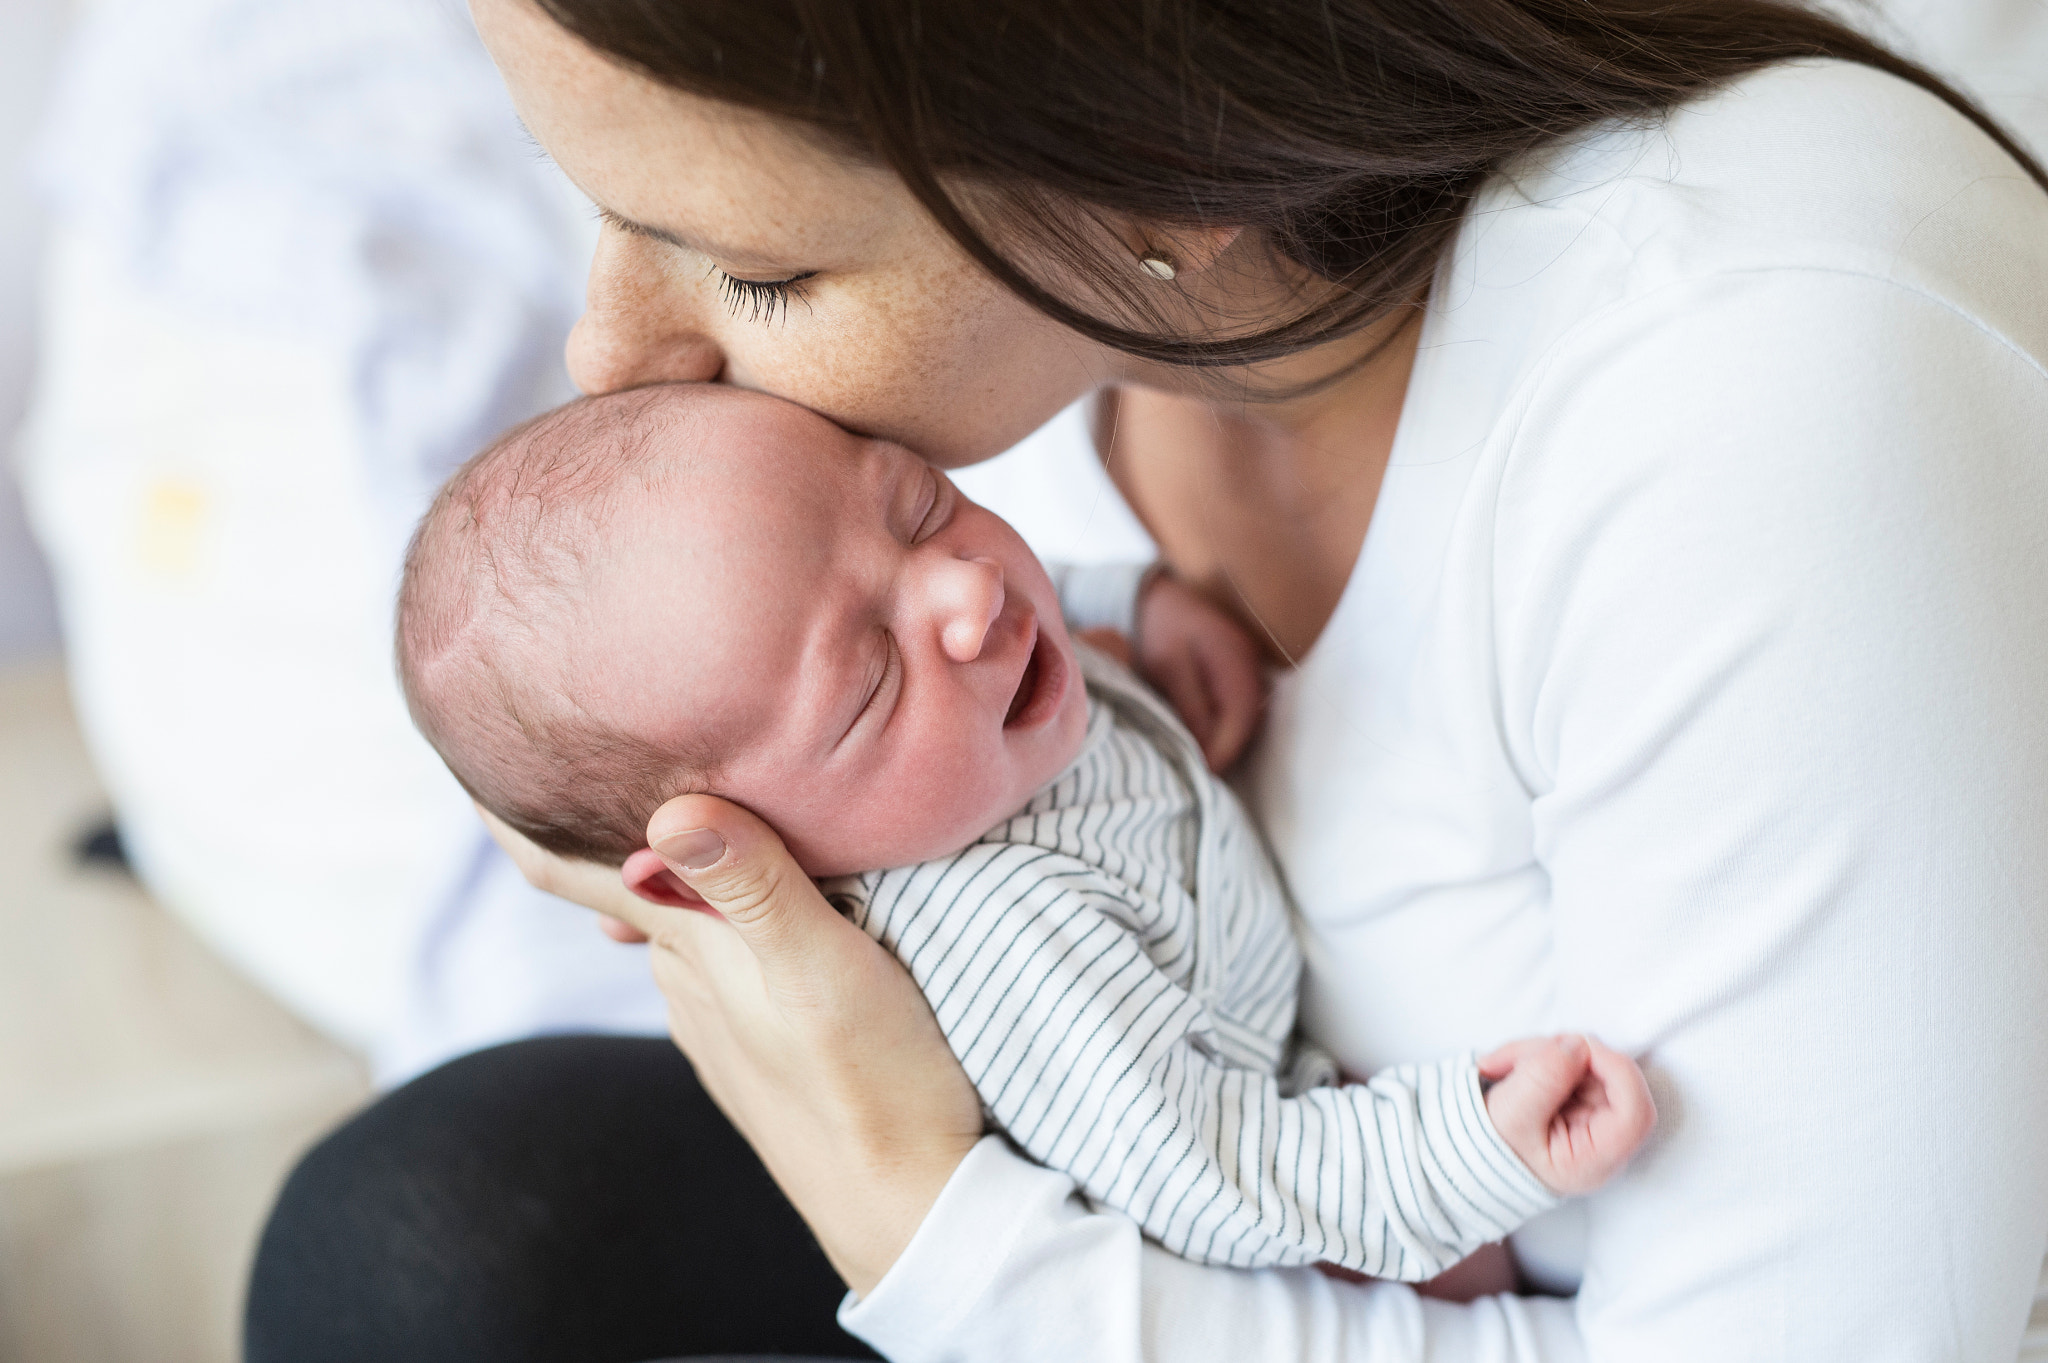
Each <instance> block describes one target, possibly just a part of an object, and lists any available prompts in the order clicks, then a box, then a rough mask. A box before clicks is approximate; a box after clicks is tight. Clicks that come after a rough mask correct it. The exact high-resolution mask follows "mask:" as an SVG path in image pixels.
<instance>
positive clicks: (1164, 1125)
mask: <svg viewBox="0 0 2048 1363" xmlns="http://www.w3.org/2000/svg"><path fill="white" fill-rule="evenodd" d="M1080 651H1081V652H1082V653H1083V654H1084V657H1083V667H1084V670H1085V672H1086V674H1087V679H1088V689H1089V703H1090V705H1089V726H1088V737H1087V741H1086V743H1085V745H1084V746H1083V748H1082V751H1081V754H1080V756H1079V757H1077V758H1076V759H1075V760H1074V762H1073V764H1072V765H1071V766H1069V767H1068V768H1067V769H1066V770H1065V771H1064V772H1062V773H1061V775H1060V776H1059V777H1058V778H1057V779H1056V780H1054V781H1053V782H1052V783H1051V784H1050V785H1048V786H1047V787H1046V788H1045V789H1043V790H1041V791H1040V792H1039V793H1038V794H1037V795H1036V796H1035V797H1034V798H1033V799H1032V801H1031V803H1030V804H1028V805H1026V806H1025V808H1024V809H1023V810H1022V811H1021V812H1019V813H1018V814H1017V815H1016V816H1015V817H1014V818H1011V819H1009V820H1007V821H1006V822H1004V823H1003V824H1001V825H999V826H998V827H996V828H994V829H991V830H990V831H989V833H988V834H987V835H986V836H985V837H983V838H982V839H981V840H980V841H978V842H976V843H975V844H974V845H973V846H971V847H969V848H967V849H966V850H965V851H963V852H960V853H959V854H957V855H955V856H951V857H946V858H942V859H940V860H937V861H930V862H925V863H923V864H921V865H917V866H910V867H904V868H900V869H897V870H890V871H879V872H871V873H869V874H866V875H863V876H859V877H848V878H845V879H842V880H838V881H834V882H832V883H831V884H830V885H828V887H827V889H828V891H829V893H830V894H831V896H832V898H833V901H834V902H835V903H836V904H837V905H838V906H839V908H840V909H841V911H842V912H844V913H846V914H847V915H848V916H849V917H850V918H851V919H852V920H853V921H854V922H855V923H857V924H858V925H859V926H860V927H861V928H862V929H864V930H865V931H866V932H868V933H869V934H870V935H871V936H873V937H874V938H876V940H878V941H880V942H881V943H882V944H883V945H884V946H886V947H888V948H889V949H890V950H891V951H893V952H894V953H895V954H896V955H897V956H898V958H900V959H901V960H902V961H903V963H904V964H905V965H906V966H908V967H909V969H910V973H911V975H912V976H913V977H914V978H915V979H916V981H917V983H918V985H919V987H920V988H922V989H923V990H924V992H925V995H926V997H927V998H928V999H930V1001H931V1005H932V1009H933V1011H934V1012H935V1013H936V1014H937V1016H938V1020H939V1025H940V1027H941V1028H942V1029H943V1030H944V1031H945V1034H946V1038H947V1040H948V1041H949V1042H950V1043H951V1044H952V1047H953V1051H954V1053H955V1054H956V1055H958V1056H959V1057H960V1062H961V1064H962V1065H963V1066H964V1067H965V1068H966V1070H967V1074H968V1077H969V1078H970V1079H972V1080H973V1082H974V1085H975V1088H976V1089H977V1090H978V1091H979V1092H980V1094H981V1099H982V1103H983V1106H984V1107H985V1108H986V1109H987V1112H988V1115H989V1117H990V1118H991V1119H992V1121H993V1122H994V1123H995V1124H996V1125H998V1126H999V1127H1000V1128H1001V1129H1002V1130H1003V1131H1004V1132H1005V1133H1007V1135H1008V1136H1009V1138H1010V1139H1011V1140H1012V1141H1014V1142H1015V1143H1016V1144H1017V1145H1018V1146H1019V1147H1020V1148H1021V1149H1022V1150H1023V1151H1024V1152H1025V1153H1026V1154H1028V1155H1029V1156H1030V1157H1031V1158H1033V1159H1035V1160H1037V1161H1039V1162H1040V1163H1042V1164H1045V1165H1047V1166H1049V1167H1052V1168H1057V1169H1061V1170H1064V1171H1066V1172H1067V1173H1069V1174H1071V1175H1072V1176H1073V1177H1074V1179H1075V1180H1076V1182H1078V1183H1079V1185H1080V1186H1081V1188H1082V1189H1083V1190H1084V1191H1085V1192H1086V1193H1087V1195H1088V1196H1089V1197H1090V1198H1092V1199H1093V1200H1094V1201H1095V1202H1097V1203H1098V1204H1101V1205H1104V1206H1109V1207H1114V1208H1117V1209H1118V1210H1121V1211H1123V1212H1125V1213H1127V1214H1128V1215H1130V1216H1131V1217H1132V1218H1133V1219H1135V1220H1136V1221H1137V1222H1138V1223H1139V1225H1140V1226H1141V1227H1142V1228H1143V1230H1144V1232H1145V1233H1146V1235H1148V1236H1149V1237H1151V1238H1152V1239H1154V1240H1156V1241H1157V1242H1158V1243H1159V1244H1161V1245H1163V1246H1165V1247H1166V1248H1167V1249H1169V1250H1171V1251H1173V1252H1174V1253H1176V1254H1179V1255H1182V1256H1183V1257H1186V1258H1189V1259H1193V1260H1196V1261H1198V1262H1202V1263H1214V1264H1227V1265H1232V1266H1237V1267H1260V1266H1274V1265H1291V1264H1308V1263H1316V1262H1327V1263H1334V1264H1339V1265H1341V1266H1343V1267H1345V1268H1348V1269H1353V1270H1356V1271H1358V1272H1360V1273H1368V1274H1371V1275H1373V1276H1375V1277H1382V1278H1397V1279H1403V1280H1407V1281H1411V1282H1412V1281H1419V1280H1421V1279H1424V1278H1429V1277H1432V1276H1434V1275H1436V1274H1437V1273H1440V1272H1442V1271H1443V1270H1444V1269H1446V1268H1448V1267H1450V1266H1451V1265H1452V1264H1454V1263H1456V1262H1457V1261H1458V1260H1460V1259H1462V1258H1464V1257H1465V1256H1466V1255H1468V1254H1470V1253H1471V1252H1472V1251H1473V1250H1475V1249H1477V1248H1478V1247H1479V1246H1481V1245H1483V1244H1485V1243H1487V1242H1489V1241H1492V1240H1498V1239H1500V1238H1501V1237H1502V1236H1504V1235H1506V1234H1507V1233H1508V1232H1510V1231H1512V1230H1514V1229H1515V1228H1516V1227H1517V1226H1519V1225H1520V1224H1521V1223H1522V1222H1524V1221H1525V1220H1527V1219H1528V1218H1529V1217H1531V1216H1533V1215H1535V1214H1536V1213H1537V1212H1540V1211H1543V1210H1545V1209H1547V1208H1549V1207H1551V1206H1553V1205H1555V1202H1556V1199H1555V1198H1554V1197H1553V1196H1552V1195H1551V1194H1550V1193H1549V1191H1548V1190H1547V1189H1545V1188H1544V1187H1543V1185H1542V1184H1541V1183H1539V1182H1538V1181H1537V1180H1536V1178H1535V1177H1534V1176H1533V1175H1532V1174H1530V1173H1529V1171H1528V1170H1527V1169H1526V1168H1525V1167H1524V1166H1523V1165H1522V1163H1521V1161H1520V1160H1519V1159H1517V1158H1516V1156H1515V1155H1514V1153H1513V1152H1512V1151H1511V1150H1509V1148H1508V1147H1507V1145H1506V1144H1505V1143H1504V1142H1503V1141H1502V1140H1501V1138H1500V1136H1499V1134H1498V1133H1497V1132H1496V1131H1495V1130H1494V1129H1493V1125H1492V1123H1491V1122H1490V1121H1489V1120H1488V1118H1487V1116H1486V1109H1485V1104H1484V1102H1483V1101H1482V1099H1481V1097H1480V1087H1479V1075H1478V1070H1477V1068H1476V1066H1475V1064H1474V1061H1473V1058H1472V1057H1471V1056H1470V1055H1469V1054H1467V1055H1464V1056H1459V1057H1456V1058H1454V1059H1451V1060H1447V1061H1443V1062H1440V1063H1438V1064H1433V1065H1406V1066H1401V1067H1398V1068H1395V1069H1390V1070H1387V1071H1384V1072H1382V1073H1381V1074H1379V1075H1377V1076H1375V1077H1374V1078H1373V1079H1372V1080H1371V1081H1370V1082H1368V1083H1364V1084H1346V1085H1342V1086H1330V1085H1329V1082H1328V1081H1329V1080H1331V1079H1333V1078H1334V1077H1335V1067H1334V1066H1333V1065H1331V1064H1330V1063H1329V1061H1328V1059H1327V1058H1326V1057H1322V1056H1321V1055H1320V1054H1319V1053H1316V1052H1314V1051H1313V1050H1311V1049H1307V1048H1303V1049H1300V1050H1291V1049H1290V1044H1289V1041H1290V1037H1291V1035H1292V1032H1293V1028H1294V1011H1295V997H1296V990H1297V986H1298V984H1299V980H1300V975H1301V958H1300V955H1299V951H1298V948H1297V946H1296V944H1295V940H1294V935H1293V930H1292V926H1291V924H1290V922H1289V913H1288V908H1287V903H1286V899H1285V897H1284V894H1283V891H1282V890H1281V887H1280V883H1279V879H1278V877H1277V876H1276V874H1275V873H1274V871H1273V869H1272V866H1271V865H1270V863H1269V862H1268V860H1267V858H1266V854H1265V850H1264V848H1263V846H1262V845H1261V844H1260V842H1259V840H1258V836H1257V834H1256V833H1255V832H1254V831H1253V829H1252V827H1251V825H1250V823H1249V821H1248V820H1247V819H1246V817H1245V815H1244V812H1243V810H1242V809H1241V808H1240V807H1239V805H1238V803H1237V800H1236V798H1235V796H1233V795H1232V794H1231V793H1230V791H1229V790H1228V788H1226V787H1225V786H1224V785H1223V784H1222V783H1221V782H1219V781H1217V780H1216V779H1215V778H1214V777H1212V776H1211V775H1210V774H1209V773H1208V771H1207V770H1206V769H1205V768H1204V766H1203V764H1202V760H1201V754H1200V752H1199V750H1198V749H1197V748H1196V747H1195V744H1194V740H1193V739H1192V738H1191V737H1189V736H1188V734H1187V731H1186V730H1185V729H1183V728H1182V727H1181V726H1180V724H1179V722H1178V721H1177V720H1176V719H1175V718H1174V717H1173V716H1172V714H1171V713H1170V712H1169V711H1167V710H1166V709H1165V707H1164V706H1163V705H1162V704H1160V702H1159V701H1158V700H1157V699H1156V698H1154V697H1153V696H1152V695H1151V693H1150V692H1148V691H1146V690H1145V689H1144V687H1143V686H1142V685H1140V684H1139V683H1138V682H1137V681H1136V680H1135V679H1134V678H1132V677H1131V676H1130V674H1129V673H1128V672H1125V671H1124V670H1123V669H1121V668H1119V667H1117V666H1116V665H1115V664H1114V663H1111V662H1109V661H1108V660H1107V659H1105V658H1102V657H1101V656H1100V655H1097V654H1093V653H1091V652H1089V651H1087V650H1085V649H1082V650H1080ZM1305 1084H1320V1085H1322V1086H1318V1087H1305V1086H1304V1085H1305Z"/></svg>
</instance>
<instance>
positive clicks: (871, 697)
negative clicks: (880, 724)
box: [853, 634, 896, 726]
mask: <svg viewBox="0 0 2048 1363" xmlns="http://www.w3.org/2000/svg"><path fill="white" fill-rule="evenodd" d="M882 639H883V642H884V644H885V646H886V647H887V649H888V652H887V653H886V654H884V655H883V657H882V675H881V676H880V677H878V678H877V679H876V680H875V689H874V690H872V691H870V692H868V698H867V700H866V701H864V702H862V704H861V707H860V713H859V714H858V715H855V716H854V717H853V722H854V724H855V726H858V725H859V724H860V722H861V721H862V720H864V719H866V718H867V717H868V711H870V710H872V709H874V708H875V703H876V702H877V701H879V700H881V698H882V693H883V692H884V691H887V690H888V689H889V674H890V673H892V672H894V671H895V670H896V638H895V636H894V635H891V634H884V635H883V636H882Z"/></svg>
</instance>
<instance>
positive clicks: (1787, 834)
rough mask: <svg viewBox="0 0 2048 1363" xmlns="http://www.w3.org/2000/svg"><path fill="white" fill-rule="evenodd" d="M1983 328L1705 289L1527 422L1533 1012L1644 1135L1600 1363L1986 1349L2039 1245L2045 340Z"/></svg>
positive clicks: (1517, 516)
mask: <svg viewBox="0 0 2048 1363" xmlns="http://www.w3.org/2000/svg"><path fill="white" fill-rule="evenodd" d="M2013 288H2014V289H2015V290H2016V291H2019V296H2024V289H2023V288H2022V286H2021V284H2020V282H2019V281H2013ZM2034 291H2035V293H2036V294H2037V295H2038V293H2039V290H2038V288H2036V289H2035V290H2034ZM2012 311H2013V312H2014V314H2015V315H2016V316H2020V317H2021V320H2019V321H2017V322H2014V321H2012V320H2010V319H2009V320H2008V321H2007V323H2006V324H2005V330H2004V332H2003V333H2001V331H2000V330H1998V329H1997V328H1994V327H1993V326H1991V325H1988V324H1986V323H1985V322H1983V321H1980V320H1977V319H1975V318H1973V317H1971V316H1969V315H1966V314H1965V313H1963V312H1962V311H1960V310H1959V309H1958V308H1956V307H1955V306H1953V305H1951V304H1949V303H1946V302H1944V301H1942V300H1940V299H1938V298H1934V297H1930V296H1929V295H1927V294H1925V293H1922V292H1917V291H1914V290H1912V289H1909V288H1907V287H1904V286H1901V285H1899V284H1896V283H1893V282H1890V281H1888V280H1885V279H1879V278H1873V277H1867V276H1860V275H1855V274H1850V273H1846V272H1821V271H1789V270H1788V271H1770V272H1762V271H1760V272H1756V273H1753V274H1749V275H1744V276H1737V277H1730V278H1724V279H1719V280H1709V281H1704V282H1701V283H1699V284H1697V285H1695V286H1691V287H1689V288H1687V289H1684V290H1675V291H1673V296H1667V297H1664V298H1662V299H1659V300H1656V301H1655V303H1654V304H1653V305H1651V306H1639V307H1638V308H1636V309H1635V310H1634V311H1631V312H1627V313H1621V314H1617V315H1615V316H1612V317H1610V318H1608V319H1606V320H1605V321H1604V322H1603V323H1601V324H1599V325H1597V326H1596V327H1595V328H1594V329H1593V330H1591V331H1589V332H1588V333H1587V334H1585V335H1583V336H1581V337H1579V338H1578V339H1577V340H1575V341H1574V342H1573V343H1572V346H1571V349H1570V350H1569V351H1568V352H1567V353H1566V354H1565V355H1564V356H1562V357H1561V358H1560V359H1559V360H1558V362H1557V363H1556V364H1554V365H1553V367H1552V369H1551V372H1550V376H1549V377H1548V378H1547V379H1545V380H1544V381H1543V383H1542V386H1541V388H1540V389H1539V390H1538V391H1537V392H1536V394H1535V396H1534V398H1533V400H1532V401H1531V402H1530V403H1529V404H1528V406H1527V408H1526V409H1525V411H1524V412H1523V415H1522V418H1521V422H1520V427H1519V430H1518V431H1517V433H1516V435H1515V439H1514V446H1513V452H1512V454H1511V455H1510V456H1509V457H1508V458H1507V459H1506V461H1505V464H1504V467H1505V470H1506V472H1505V474H1504V475H1503V476H1502V478H1501V481H1500V485H1499V488H1498V492H1497V496H1498V506H1499V508H1500V509H1499V511H1498V520H1497V525H1498V530H1497V533H1496V540H1495V558H1494V561H1493V563H1492V564H1491V565H1490V569H1489V575H1490V581H1491V582H1492V584H1493V591H1494V593H1495V599H1496V602H1497V611H1496V618H1495V621H1494V631H1493V638H1494V645H1493V646H1494V647H1495V648H1497V649H1498V653H1499V658H1500V662H1499V677H1500V686H1501V695H1500V704H1501V706H1502V710H1503V722H1502V728H1503V731H1504V732H1505V733H1506V734H1507V735H1508V744H1509V749H1510V752H1511V756H1512V760H1513V761H1514V762H1515V764H1516V767H1517V768H1518V770H1519V772H1520V774H1521V777H1522V779H1523V781H1524V782H1525V783H1526V785H1527V787H1528V788H1529V791H1530V793H1531V797H1532V812H1533V815H1534V850H1535V855H1536V858H1537V860H1538V862H1539V863H1540V864H1541V865H1542V867H1543V869H1544V870H1545V872H1546V873H1547V876H1548V879H1549V883H1550V887H1551V904H1550V910H1549V912H1550V917H1551V920H1552V934H1553V935H1552V953H1553V960H1554V963H1555V968H1556V971H1557V989H1558V1007H1559V1010H1560V1019H1559V1020H1560V1022H1561V1023H1562V1024H1563V1025H1565V1026H1569V1027H1583V1028H1588V1029H1591V1030H1594V1031H1597V1032H1599V1033H1601V1034H1603V1035H1604V1036H1606V1037H1607V1038H1608V1039H1609V1040H1610V1041H1613V1042H1615V1043H1617V1044H1619V1045H1622V1046H1624V1047H1626V1048H1627V1049H1630V1050H1632V1051H1641V1052H1645V1053H1646V1054H1647V1059H1646V1068H1647V1069H1648V1070H1649V1072H1650V1075H1651V1080H1652V1084H1653V1088H1654V1091H1655V1093H1656V1096H1657V1098H1658V1104H1659V1108H1660V1113H1661V1122H1660V1127H1659V1130H1658V1131H1657V1133H1656V1135H1655V1137H1654V1138H1653V1143H1652V1144H1651V1145H1650V1146H1649V1147H1648V1148H1647V1149H1646V1151H1645V1153H1644V1154H1643V1155H1642V1156H1640V1157H1639V1158H1638V1159H1637V1161H1636V1163H1635V1164H1634V1165H1633V1166H1632V1167H1631V1169H1630V1170H1629V1172H1628V1173H1627V1174H1626V1175H1625V1176H1624V1177H1623V1178H1622V1179H1621V1180H1620V1181H1619V1182H1617V1183H1616V1184H1614V1185H1613V1186H1612V1187H1610V1188H1609V1189H1607V1190H1605V1191H1603V1192H1602V1193H1601V1194H1598V1195H1596V1196H1595V1197H1594V1198H1593V1199H1592V1200H1590V1201H1589V1202H1588V1203H1587V1204H1586V1206H1587V1216H1586V1221H1587V1227H1588V1230H1587V1235H1588V1240H1587V1258H1586V1263H1585V1287H1584V1289H1583V1290H1582V1293H1581V1295H1580V1298H1579V1312H1578V1315H1579V1323H1580V1326H1581V1328H1582V1329H1583V1331H1584V1337H1585V1343H1586V1348H1587V1352H1588V1354H1589V1355H1590V1356H1591V1357H1592V1358H1593V1359H1595V1360H1602V1361H1603V1363H1604V1361H1606V1360H1614V1361H1615V1363H1621V1361H1623V1360H1628V1361H1630V1363H1633V1361H1634V1360H1642V1359H1657V1360H1659V1361H1660V1363H1685V1360H1690V1359H1699V1360H1715V1361H1716V1363H1721V1361H1722V1360H1726V1359H1731V1358H1744V1359H1754V1360H1788V1361H1793V1363H1804V1361H1805V1360H1813V1359H1848V1358H1854V1359H1858V1360H1866V1361H1868V1360H1887V1359H1897V1360H1924V1359H1931V1358H1943V1359H1957V1360H1981V1363H2010V1361H2011V1360H2012V1359H2013V1357H2014V1354H2015V1351H2016V1348H2017V1344H2018V1339H2019V1332H2020V1330H2021V1326H2022V1322H2023V1321H2024V1319H2025V1317H2026V1314H2027V1302H2028V1297H2029V1295H2030V1289H2031V1286H2032V1284H2033V1282H2034V1279H2035V1274H2036V1272H2037V1270H2038V1269H2039V1266H2040V1263H2041V1258H2042V1252H2043V1247H2044V1240H2048V1084H2044V1083H2043V1082H2042V1076H2044V1075H2048V375H2044V372H2043V367H2042V357H2043V356H2048V326H2044V325H2043V323H2042V319H2040V318H2035V319H2033V320H2032V321H2031V322H2029V321H2026V320H2025V319H2024V316H2023V314H2024V309H2017V308H2016V309H2013V310H2012ZM2029 328H2030V329H2031V332H2032V334H2031V336H2029V335H2027V334H2026V332H2027V331H2028V329H2029ZM2015 333H2017V335H2016V334H2015Z"/></svg>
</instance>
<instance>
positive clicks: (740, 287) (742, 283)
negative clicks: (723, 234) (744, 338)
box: [706, 265, 818, 322]
mask: <svg viewBox="0 0 2048 1363" xmlns="http://www.w3.org/2000/svg"><path fill="white" fill-rule="evenodd" d="M706 273H707V274H715V275H717V276H718V296H719V297H720V298H723V299H724V300H725V306H726V311H728V312H730V313H731V314H732V315H733V316H735V317H738V316H739V315H740V314H741V313H742V312H744V313H745V314H746V316H747V320H748V321H749V322H776V321H779V320H781V319H782V318H785V317H787V316H789V305H790V303H791V302H792V301H795V302H798V303H802V304H803V305H804V308H805V311H809V309H810V299H809V296H808V295H807V293H806V291H805V289H804V281H806V280H809V279H815V278H816V277H817V274H818V272H817V271H816V270H805V271H802V272H801V273H799V274H793V275H791V276H790V277H789V278H787V279H741V278H740V277H739V276H738V275H730V274H727V273H726V272H725V271H723V270H721V269H719V268H718V267H717V266H716V265H713V266H712V267H711V268H710V269H709V270H708V271H706Z"/></svg>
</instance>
